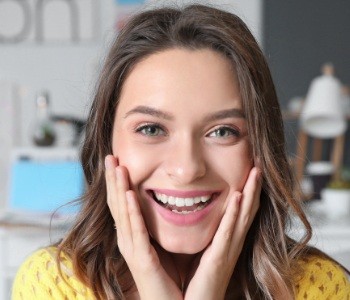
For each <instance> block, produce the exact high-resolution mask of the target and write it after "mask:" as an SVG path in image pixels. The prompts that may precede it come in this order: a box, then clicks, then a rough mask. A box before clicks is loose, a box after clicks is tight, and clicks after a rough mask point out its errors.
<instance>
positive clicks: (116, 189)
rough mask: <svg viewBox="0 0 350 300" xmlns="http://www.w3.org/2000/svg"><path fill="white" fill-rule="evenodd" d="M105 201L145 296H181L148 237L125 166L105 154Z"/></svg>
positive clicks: (142, 296)
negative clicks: (119, 164) (130, 187)
mask: <svg viewBox="0 0 350 300" xmlns="http://www.w3.org/2000/svg"><path fill="white" fill-rule="evenodd" d="M105 165H106V184H107V202H108V206H109V209H110V211H111V214H112V216H113V219H114V221H115V226H116V229H117V230H116V231H117V238H118V247H119V250H120V252H121V254H122V255H123V257H124V259H125V261H126V263H127V264H128V267H129V269H130V272H131V274H132V276H133V278H134V280H135V283H136V287H137V290H138V292H139V296H140V298H141V299H142V300H144V299H150V300H154V299H183V296H182V293H181V291H180V290H179V288H178V287H177V286H176V284H175V282H174V281H173V280H172V279H171V278H170V277H169V275H168V274H167V273H166V272H165V270H164V268H163V267H162V265H161V263H160V260H159V257H158V254H157V252H156V250H155V249H154V247H153V246H152V245H151V243H150V240H149V234H148V231H147V229H146V226H145V223H144V220H143V217H142V214H141V211H140V207H139V204H138V201H137V199H136V195H135V193H134V192H133V191H131V190H130V189H129V183H128V174H127V170H126V168H125V167H121V166H118V164H117V161H116V159H115V158H114V157H113V156H112V155H108V156H107V157H106V160H105Z"/></svg>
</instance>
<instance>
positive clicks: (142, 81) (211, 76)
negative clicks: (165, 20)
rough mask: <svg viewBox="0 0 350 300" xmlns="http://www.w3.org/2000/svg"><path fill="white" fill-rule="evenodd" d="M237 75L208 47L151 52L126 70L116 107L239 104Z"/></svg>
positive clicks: (221, 57) (229, 64) (229, 65)
mask: <svg viewBox="0 0 350 300" xmlns="http://www.w3.org/2000/svg"><path fill="white" fill-rule="evenodd" d="M240 101H241V100H240V93H239V90H238V84H237V78H236V74H235V71H234V69H233V66H232V64H231V62H230V61H229V60H228V59H227V58H225V57H224V56H223V55H221V54H220V53H217V52H215V51H213V50H209V49H201V50H188V49H182V48H175V49H169V50H165V51H162V52H159V53H156V54H152V55H150V56H148V57H146V58H144V59H143V60H141V61H140V62H138V63H137V64H136V65H135V66H134V68H133V69H132V70H131V71H130V73H129V74H128V76H127V78H126V79H125V82H124V84H123V87H122V90H121V94H120V98H119V104H118V106H119V107H118V110H120V109H124V108H125V107H130V106H134V105H148V106H156V107H158V106H162V105H164V104H167V103H168V104H169V105H173V106H175V105H179V106H181V105H185V106H186V107H188V108H190V107H191V106H193V108H194V109H195V108H196V105H197V106H198V105H201V106H203V104H205V105H206V106H207V107H208V109H209V110H210V109H211V108H212V109H216V108H217V107H218V106H220V108H221V109H226V108H231V107H232V106H233V107H240V106H241V103H240Z"/></svg>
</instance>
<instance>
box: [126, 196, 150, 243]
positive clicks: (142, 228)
mask: <svg viewBox="0 0 350 300" xmlns="http://www.w3.org/2000/svg"><path fill="white" fill-rule="evenodd" d="M126 198H127V205H128V211H129V216H130V224H131V230H132V237H133V243H134V246H135V247H136V248H138V249H141V248H142V247H145V246H146V245H149V246H151V244H150V241H149V235H148V231H147V228H146V224H145V222H144V219H143V216H142V214H141V209H140V205H139V203H138V201H137V198H136V195H135V193H134V192H133V191H130V190H129V191H127V192H126Z"/></svg>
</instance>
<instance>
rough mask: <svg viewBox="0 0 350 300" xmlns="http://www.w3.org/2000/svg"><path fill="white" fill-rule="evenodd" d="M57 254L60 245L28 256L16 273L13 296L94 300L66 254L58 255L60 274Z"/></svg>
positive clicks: (17, 299)
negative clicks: (75, 272)
mask: <svg viewBox="0 0 350 300" xmlns="http://www.w3.org/2000/svg"><path fill="white" fill-rule="evenodd" d="M57 255H58V250H57V248H56V247H49V248H44V249H40V250H38V251H36V252H35V253H33V254H32V255H31V256H29V257H28V258H27V259H26V260H25V262H24V263H23V264H22V265H21V267H20V268H19V270H18V272H17V274H16V277H15V280H14V284H13V288H12V299H13V300H20V299H94V297H93V296H92V293H91V291H90V290H89V289H88V288H87V287H86V286H84V285H83V284H82V283H81V282H80V281H79V280H78V279H77V278H76V277H75V276H74V273H73V268H72V263H71V261H70V259H69V258H68V256H66V255H65V254H61V255H60V258H59V263H60V268H61V271H62V276H61V274H60V272H59V267H58V265H57Z"/></svg>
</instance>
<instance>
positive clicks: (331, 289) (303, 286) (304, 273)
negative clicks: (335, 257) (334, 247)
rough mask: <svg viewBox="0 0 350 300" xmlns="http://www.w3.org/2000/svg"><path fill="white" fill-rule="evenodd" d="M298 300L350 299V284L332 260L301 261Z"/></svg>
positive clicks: (317, 257) (309, 258) (297, 284)
mask: <svg viewBox="0 0 350 300" xmlns="http://www.w3.org/2000/svg"><path fill="white" fill-rule="evenodd" d="M298 263H299V269H300V272H299V274H298V278H296V283H295V289H296V295H297V297H296V299H307V300H311V299H349V298H350V282H349V279H348V277H347V275H346V274H345V272H344V270H343V269H342V268H341V267H340V266H339V265H338V264H337V263H335V262H333V261H332V260H330V259H327V258H324V257H320V256H309V257H305V258H302V259H300V260H299V262H298Z"/></svg>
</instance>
